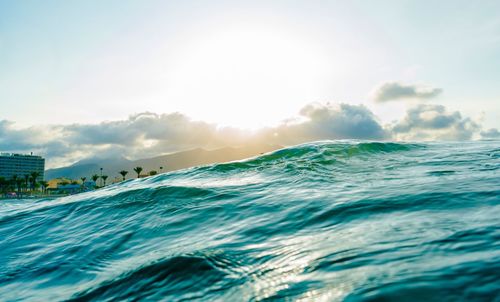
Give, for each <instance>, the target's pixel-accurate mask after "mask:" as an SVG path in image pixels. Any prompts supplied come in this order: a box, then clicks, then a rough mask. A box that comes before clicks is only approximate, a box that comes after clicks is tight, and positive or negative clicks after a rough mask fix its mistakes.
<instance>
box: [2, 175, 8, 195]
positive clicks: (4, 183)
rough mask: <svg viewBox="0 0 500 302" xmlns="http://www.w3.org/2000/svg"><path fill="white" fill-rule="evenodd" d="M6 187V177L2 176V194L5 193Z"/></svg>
mask: <svg viewBox="0 0 500 302" xmlns="http://www.w3.org/2000/svg"><path fill="white" fill-rule="evenodd" d="M6 186H7V180H5V177H3V176H0V193H5V187H6Z"/></svg>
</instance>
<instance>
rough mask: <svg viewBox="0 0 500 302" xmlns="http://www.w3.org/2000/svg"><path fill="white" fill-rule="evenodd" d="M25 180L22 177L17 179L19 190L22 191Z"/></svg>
mask: <svg viewBox="0 0 500 302" xmlns="http://www.w3.org/2000/svg"><path fill="white" fill-rule="evenodd" d="M23 183H24V181H23V180H22V179H21V178H18V179H16V185H17V191H18V192H21V190H22V186H23Z"/></svg>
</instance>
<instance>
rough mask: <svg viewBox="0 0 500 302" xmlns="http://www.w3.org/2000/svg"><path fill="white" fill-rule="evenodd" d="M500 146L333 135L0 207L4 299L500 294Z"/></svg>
mask: <svg viewBox="0 0 500 302" xmlns="http://www.w3.org/2000/svg"><path fill="white" fill-rule="evenodd" d="M499 280H500V142H498V141H496V142H495V141H489V142H468V143H433V144H423V143H422V144H409V143H377V142H358V141H340V142H339V141H330V142H317V143H311V144H305V145H301V146H296V147H291V148H287V149H283V150H279V151H276V152H274V153H270V154H266V155H263V156H260V157H257V158H253V159H249V160H246V161H241V162H234V163H227V164H218V165H212V166H205V167H199V168H192V169H188V170H183V171H177V172H173V173H169V174H162V175H158V176H154V177H150V178H146V179H140V180H130V181H126V182H124V183H121V184H118V185H113V186H110V187H108V188H106V189H103V190H99V191H95V192H90V193H84V194H79V195H75V196H70V197H64V198H59V199H55V200H26V201H12V200H10V201H2V202H1V203H0V297H1V298H0V300H2V301H20V300H32V301H60V300H70V301H88V300H90V301H136V300H147V301H156V300H164V301H186V300H205V301H262V300H264V301H276V300H277V301H280V300H285V301H296V300H303V301H337V300H339V301H344V300H345V301H378V300H382V301H461V300H466V301H495V300H496V301H500V294H499V293H500V281H499Z"/></svg>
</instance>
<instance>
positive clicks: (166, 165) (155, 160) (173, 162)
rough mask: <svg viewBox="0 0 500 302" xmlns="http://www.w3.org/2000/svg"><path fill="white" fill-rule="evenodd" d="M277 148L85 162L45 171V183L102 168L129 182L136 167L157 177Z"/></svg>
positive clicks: (217, 150) (207, 151)
mask: <svg viewBox="0 0 500 302" xmlns="http://www.w3.org/2000/svg"><path fill="white" fill-rule="evenodd" d="M280 148H282V147H281V146H277V145H249V146H244V147H238V148H233V147H225V148H220V149H216V150H205V149H201V148H196V149H192V150H187V151H181V152H177V153H172V154H167V155H161V156H156V157H152V158H145V159H138V160H128V159H126V158H123V157H122V158H88V159H84V160H81V161H79V162H76V163H74V164H72V165H70V166H67V167H62V168H56V169H49V170H46V171H45V179H53V178H60V177H65V178H70V179H80V177H87V179H89V178H90V177H91V176H92V175H93V174H98V175H99V174H100V168H101V167H102V168H103V174H105V175H108V176H109V178H110V180H112V179H114V178H115V177H118V176H119V177H121V176H120V175H119V174H118V172H119V171H121V170H126V171H128V174H127V179H128V178H135V177H137V175H136V173H135V172H134V170H133V168H135V167H137V166H140V167H142V168H143V172H142V173H141V174H147V173H149V171H151V170H155V171H157V172H158V173H160V167H163V170H162V172H168V171H174V170H179V169H185V168H190V167H195V166H200V165H208V164H214V163H223V162H229V161H234V160H241V159H245V158H248V157H253V156H256V155H259V154H261V153H266V152H270V151H273V150H277V149H280Z"/></svg>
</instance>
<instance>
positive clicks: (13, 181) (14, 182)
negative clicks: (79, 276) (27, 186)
mask: <svg viewBox="0 0 500 302" xmlns="http://www.w3.org/2000/svg"><path fill="white" fill-rule="evenodd" d="M11 182H12V184H13V186H14V190H15V187H16V185H17V175H16V174H14V175H12V180H11ZM18 189H19V188H18ZM18 191H19V190H18Z"/></svg>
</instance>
